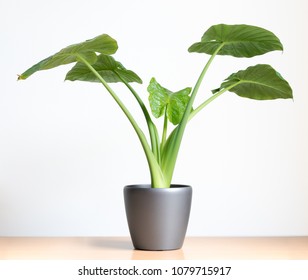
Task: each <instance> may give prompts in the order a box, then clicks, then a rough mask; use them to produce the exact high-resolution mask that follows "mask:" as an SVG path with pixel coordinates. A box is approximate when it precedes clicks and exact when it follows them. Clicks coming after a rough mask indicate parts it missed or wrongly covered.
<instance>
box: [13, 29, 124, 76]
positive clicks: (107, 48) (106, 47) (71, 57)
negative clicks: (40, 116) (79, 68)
mask: <svg viewBox="0 0 308 280" xmlns="http://www.w3.org/2000/svg"><path fill="white" fill-rule="evenodd" d="M117 49H118V45H117V42H116V40H114V39H113V38H111V37H110V36H109V35H107V34H103V35H99V36H97V37H95V38H93V39H91V40H87V41H85V42H82V43H79V44H74V45H70V46H68V47H66V48H64V49H62V50H60V51H59V52H57V53H56V54H54V55H52V56H49V57H47V58H45V59H43V60H42V61H40V62H38V63H37V64H35V65H33V66H32V67H31V68H29V69H28V70H26V71H25V72H24V73H22V74H21V75H19V77H18V80H25V79H27V78H28V77H29V76H31V75H32V74H34V73H35V72H37V71H40V70H47V69H51V68H54V67H57V66H60V65H65V64H69V63H72V62H76V61H78V56H82V57H83V58H84V59H86V60H87V61H88V62H89V63H90V64H93V63H95V61H96V59H97V55H96V53H101V54H106V55H110V54H114V53H115V52H116V51H117Z"/></svg>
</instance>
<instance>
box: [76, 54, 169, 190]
mask: <svg viewBox="0 0 308 280" xmlns="http://www.w3.org/2000/svg"><path fill="white" fill-rule="evenodd" d="M78 58H79V59H80V61H82V62H83V63H84V64H85V65H86V66H87V67H88V68H89V69H90V70H91V71H92V73H93V74H94V75H95V76H96V77H97V78H98V79H99V81H100V82H101V83H102V84H103V86H104V87H105V88H106V89H107V91H108V92H109V93H110V94H111V96H112V97H113V99H114V100H115V101H116V103H117V104H118V105H119V106H120V108H121V109H122V111H123V113H124V114H125V115H126V117H127V118H128V120H129V121H130V123H131V125H132V126H133V128H134V129H135V132H136V133H137V135H138V138H139V140H140V142H141V145H142V147H143V150H144V152H145V155H146V158H147V161H148V164H149V169H150V173H151V184H152V187H159V188H164V187H166V182H165V179H164V176H163V173H162V171H161V168H160V166H159V164H158V162H157V161H156V159H155V157H154V154H153V152H152V150H151V148H150V146H149V144H148V142H147V140H146V137H145V135H144V133H143V131H142V130H141V129H140V127H139V126H138V124H137V122H136V121H135V119H134V118H133V116H132V115H131V113H130V112H129V110H128V109H127V108H126V106H125V105H124V104H123V102H122V101H121V100H120V99H119V97H118V96H117V95H116V93H115V92H114V91H113V90H112V89H111V88H110V86H109V85H108V83H107V82H106V81H105V80H104V79H103V78H102V76H101V75H100V74H99V73H98V72H97V71H96V70H95V69H94V67H93V66H92V65H91V64H90V63H89V62H88V61H87V60H86V59H84V58H83V57H82V56H80V55H78Z"/></svg>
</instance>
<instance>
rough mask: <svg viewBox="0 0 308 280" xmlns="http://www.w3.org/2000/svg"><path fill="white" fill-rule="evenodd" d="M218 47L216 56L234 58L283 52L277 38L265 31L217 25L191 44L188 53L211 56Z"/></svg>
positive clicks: (251, 27)
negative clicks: (199, 40) (277, 51)
mask: <svg viewBox="0 0 308 280" xmlns="http://www.w3.org/2000/svg"><path fill="white" fill-rule="evenodd" d="M220 46H221V49H220V51H219V52H218V55H231V56H235V57H253V56H256V55H261V54H265V53H267V52H270V51H275V50H283V46H282V44H281V42H280V40H279V39H278V38H277V36H276V35H275V34H274V33H272V32H270V31H268V30H266V29H263V28H261V27H257V26H251V25H244V24H239V25H227V24H218V25H213V26H212V27H210V28H209V29H208V30H207V31H206V32H205V33H204V35H203V36H202V38H201V42H198V43H195V44H193V45H192V46H191V47H190V48H189V49H188V51H189V52H197V53H206V54H210V55H212V54H214V52H215V51H216V50H217V49H218V48H219V47H220Z"/></svg>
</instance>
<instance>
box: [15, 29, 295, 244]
mask: <svg viewBox="0 0 308 280" xmlns="http://www.w3.org/2000/svg"><path fill="white" fill-rule="evenodd" d="M117 48H118V46H117V42H116V41H115V40H114V39H113V38H111V37H110V36H108V35H106V34H103V35H100V36H97V37H95V38H93V39H91V40H87V41H85V42H82V43H79V44H74V45H70V46H68V47H66V48H64V49H62V50H60V51H59V52H57V53H56V54H54V55H51V56H49V57H47V58H45V59H44V60H42V61H40V62H38V63H37V64H35V65H33V66H32V67H31V68H29V69H28V70H26V71H25V72H24V73H23V74H21V75H19V77H18V80H24V79H27V78H28V77H29V76H31V75H32V74H34V73H35V72H37V71H40V70H47V69H51V68H54V67H57V66H60V65H65V64H69V63H75V65H74V66H73V68H72V69H71V70H70V71H69V72H68V73H67V75H66V78H65V79H66V80H70V81H76V80H79V81H86V82H99V83H101V84H102V85H103V86H104V87H105V89H106V90H107V91H108V92H109V93H110V94H111V96H112V97H113V99H114V100H115V101H116V103H117V104H118V105H119V106H120V108H121V109H122V111H123V113H124V114H125V115H126V117H127V118H128V120H129V122H130V123H131V125H132V127H133V129H134V130H135V132H136V133H137V135H138V138H139V140H140V143H141V146H142V148H143V150H144V153H145V156H146V159H147V163H148V166H149V171H150V176H151V182H150V183H149V184H143V185H133V186H126V187H124V199H125V207H126V213H127V219H128V224H129V229H130V233H131V237H132V241H133V244H134V247H135V248H137V249H145V250H171V249H178V248H180V247H181V246H182V244H183V241H184V238H185V234H186V229H187V224H188V219H189V213H190V205H191V196H192V188H191V187H190V186H187V185H174V184H172V176H173V172H174V168H175V165H176V160H177V155H178V152H179V149H180V145H181V141H182V138H183V135H184V132H185V128H186V125H187V124H188V122H189V121H190V120H191V119H192V118H194V117H195V116H196V115H197V114H198V113H199V112H200V111H201V110H202V109H203V108H205V107H206V106H207V105H208V104H210V103H211V102H212V101H214V100H215V99H216V98H218V97H219V96H221V95H222V94H223V93H225V92H227V91H229V92H234V93H235V94H237V95H238V96H241V97H247V98H251V99H255V100H270V99H277V98H285V99H286V98H292V89H291V87H290V86H289V84H288V82H287V81H286V80H285V79H284V78H283V77H282V76H281V75H280V74H279V73H278V72H277V71H276V70H274V69H273V68H272V67H271V66H270V65H266V64H258V65H255V66H250V67H248V68H247V69H245V70H240V71H238V72H236V73H233V74H231V75H230V76H229V77H227V78H226V79H225V80H224V81H223V82H222V84H221V85H220V86H219V87H218V88H217V89H214V90H213V91H212V93H211V95H210V97H209V98H207V99H205V100H204V101H203V102H201V103H200V104H199V105H195V104H194V101H195V97H196V95H197V93H198V91H199V88H200V85H201V83H202V80H203V78H204V76H205V74H206V72H207V70H208V69H209V67H210V65H211V63H212V62H213V60H214V58H215V57H216V56H217V55H229V56H233V57H246V58H249V57H253V56H257V55H262V54H265V53H267V52H271V51H275V50H280V51H281V50H283V46H282V44H281V42H280V40H279V39H278V38H277V37H276V36H275V35H274V34H273V33H272V32H270V31H268V30H266V29H263V28H260V27H257V26H250V25H244V24H240V25H226V24H218V25H214V26H211V27H210V28H209V29H208V30H207V31H206V32H205V33H204V35H203V36H202V38H201V41H200V42H197V43H195V44H193V45H192V46H190V47H189V49H188V51H189V52H197V53H205V54H208V55H210V57H209V60H208V61H207V63H206V65H205V66H204V68H203V70H202V71H201V74H200V76H199V78H198V79H197V82H196V84H195V86H194V87H193V88H190V87H187V88H184V89H181V90H179V91H176V92H172V91H170V90H168V89H167V88H165V87H163V86H162V85H160V84H159V83H158V82H157V81H156V80H155V78H152V79H151V81H150V83H149V86H148V88H147V90H148V93H149V97H148V99H149V102H150V108H151V112H152V114H153V115H154V117H155V118H159V117H163V119H164V120H163V128H162V132H161V134H159V133H158V129H157V126H156V125H155V124H154V122H153V119H152V117H151V116H150V113H149V110H148V109H147V107H146V105H145V104H144V102H143V101H142V99H141V97H140V96H139V95H138V93H137V92H136V90H135V89H134V88H133V87H132V86H131V83H133V82H136V83H142V80H141V78H140V77H139V76H138V75H137V74H136V73H134V72H133V71H131V70H128V69H126V68H125V67H124V66H123V65H122V64H121V63H120V62H118V61H116V60H115V59H114V58H113V57H112V56H111V55H113V54H114V53H115V52H116V51H117ZM117 82H120V83H123V84H124V85H125V86H126V87H127V89H128V90H129V91H130V92H131V94H132V95H133V96H134V98H135V99H136V101H137V103H138V104H139V106H140V109H141V110H142V112H143V115H144V120H145V122H146V124H147V127H148V131H147V133H148V137H149V139H150V141H148V140H147V139H148V138H147V137H146V132H145V131H143V130H142V129H141V128H140V126H139V125H138V123H137V121H136V120H135V118H134V117H133V115H132V113H131V112H130V111H129V110H128V109H127V107H126V106H125V104H124V103H123V102H122V101H121V99H120V98H119V96H118V95H117V94H116V92H115V91H114V90H113V89H112V87H111V86H110V84H111V83H117ZM169 123H171V124H172V125H171V126H170V124H169Z"/></svg>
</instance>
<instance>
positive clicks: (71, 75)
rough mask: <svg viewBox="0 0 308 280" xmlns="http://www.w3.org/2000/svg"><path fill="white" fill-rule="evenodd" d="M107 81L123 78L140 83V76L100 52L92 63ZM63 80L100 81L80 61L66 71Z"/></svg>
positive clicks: (112, 81) (129, 81) (116, 80)
mask: <svg viewBox="0 0 308 280" xmlns="http://www.w3.org/2000/svg"><path fill="white" fill-rule="evenodd" d="M92 66H93V68H94V69H95V70H96V71H97V72H98V73H99V74H100V75H101V76H102V78H103V79H104V80H105V81H106V82H107V83H117V82H122V81H123V80H125V81H126V82H128V83H131V82H137V83H140V84H141V83H142V80H141V79H140V77H139V76H138V75H137V74H135V73H134V72H133V71H131V70H127V69H126V68H125V67H124V66H123V65H122V64H121V63H120V62H118V61H116V60H115V59H114V58H113V57H112V56H109V55H104V54H100V55H99V56H98V57H97V61H96V62H95V63H94V64H93V65H92ZM65 80H70V81H76V80H79V81H86V82H100V81H99V79H98V78H97V77H96V76H95V75H94V73H93V72H92V71H91V70H90V69H89V67H87V66H86V65H85V64H84V63H82V62H77V63H76V65H75V66H74V67H73V68H72V69H71V70H70V71H69V72H68V73H67V75H66V77H65Z"/></svg>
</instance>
